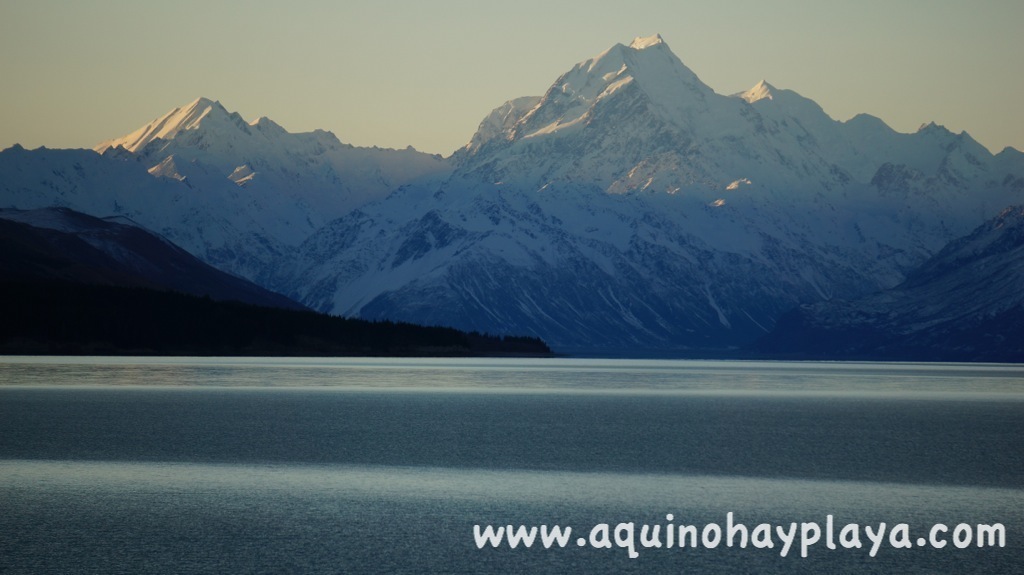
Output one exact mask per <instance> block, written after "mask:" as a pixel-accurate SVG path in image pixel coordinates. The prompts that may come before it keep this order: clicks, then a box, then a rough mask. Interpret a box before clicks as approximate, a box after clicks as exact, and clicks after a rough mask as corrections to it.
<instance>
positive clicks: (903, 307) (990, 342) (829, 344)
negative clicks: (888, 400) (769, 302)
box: [756, 206, 1024, 361]
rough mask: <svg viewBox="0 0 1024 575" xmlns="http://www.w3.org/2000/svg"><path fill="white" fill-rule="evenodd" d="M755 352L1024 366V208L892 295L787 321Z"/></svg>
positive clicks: (983, 229) (927, 266)
mask: <svg viewBox="0 0 1024 575" xmlns="http://www.w3.org/2000/svg"><path fill="white" fill-rule="evenodd" d="M756 347H757V349H759V350H761V351H764V352H768V353H783V354H793V355H800V356H805V357H820V358H830V359H840V358H872V359H874V358H886V359H908V360H913V359H918V360H946V361H965V360H969V361H1024V207H1020V206H1018V207H1013V208H1007V209H1006V210H1004V211H1003V213H1001V214H1000V215H999V216H998V217H996V218H994V219H992V220H990V221H988V222H986V223H985V224H983V225H981V226H980V227H978V228H977V229H976V230H975V231H974V232H972V233H971V234H969V235H967V236H965V237H963V238H960V239H958V240H955V241H953V242H951V243H950V244H949V245H947V246H946V247H945V248H944V249H943V250H942V251H940V252H939V253H938V254H937V255H936V256H935V257H933V258H931V259H930V260H928V261H927V262H925V263H924V265H922V266H921V267H919V268H917V269H916V270H914V271H913V272H911V274H910V275H909V277H908V278H907V281H905V282H903V283H902V284H900V285H899V286H896V287H895V288H893V289H891V290H885V291H882V292H879V293H876V294H872V295H869V296H867V297H864V298H860V299H856V300H853V301H834V302H822V303H818V304H814V305H808V306H803V307H801V308H800V309H798V310H795V311H794V312H792V313H789V314H787V315H785V316H783V318H782V319H781V320H780V321H779V325H778V327H777V328H776V330H775V331H774V332H773V333H771V334H769V335H768V336H766V337H765V338H763V339H762V340H761V341H760V342H758V344H757V346H756Z"/></svg>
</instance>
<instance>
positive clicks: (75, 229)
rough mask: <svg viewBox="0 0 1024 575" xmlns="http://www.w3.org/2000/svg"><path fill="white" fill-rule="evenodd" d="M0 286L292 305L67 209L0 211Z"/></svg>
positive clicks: (127, 226)
mask: <svg viewBox="0 0 1024 575" xmlns="http://www.w3.org/2000/svg"><path fill="white" fill-rule="evenodd" d="M0 247H2V249H0V281H5V282H12V281H18V282H39V281H67V282H73V283H85V284H95V285H105V286H124V287H147V288H152V289H158V290H165V291H175V292H180V293H185V294H192V295H197V296H203V297H209V298H211V299H214V300H222V301H238V302H244V303H249V304H254V305H263V306H269V307H279V308H285V309H306V308H305V307H304V306H302V305H299V304H297V303H295V302H293V301H291V300H289V299H288V298H286V297H284V296H281V295H279V294H276V293H273V292H270V291H268V290H266V289H263V288H261V287H259V286H257V285H255V284H253V283H251V282H248V281H246V280H243V279H241V278H238V277H235V276H232V275H229V274H226V273H224V272H222V271H220V270H217V269H215V268H212V267H210V266H209V265H207V264H205V263H203V262H201V261H199V260H198V259H196V258H195V256H192V255H191V254H189V253H188V252H186V251H184V250H182V249H181V248H179V247H178V246H176V245H174V244H172V243H170V242H168V241H167V240H165V239H163V238H161V237H159V236H156V235H153V234H152V233H150V232H148V231H146V230H145V229H142V228H140V227H138V226H137V225H134V224H133V223H131V222H126V221H124V220H122V221H112V220H101V219H99V218H94V217H92V216H88V215H85V214H81V213H78V212H74V211H72V210H69V209H67V208H50V209H39V210H31V211H17V210H0Z"/></svg>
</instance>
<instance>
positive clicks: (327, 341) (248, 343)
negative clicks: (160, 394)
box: [0, 281, 551, 356]
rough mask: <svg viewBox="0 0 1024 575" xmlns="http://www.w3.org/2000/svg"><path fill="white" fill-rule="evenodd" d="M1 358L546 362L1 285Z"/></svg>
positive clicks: (141, 294) (513, 349)
mask: <svg viewBox="0 0 1024 575" xmlns="http://www.w3.org/2000/svg"><path fill="white" fill-rule="evenodd" d="M0 317H3V318H4V321H3V322H0V353H3V354H48V355H197V356H230V355H236V356H237V355H242V356H251V355H267V356H487V355H531V356H536V355H547V354H550V353H551V352H550V350H549V349H548V347H547V346H546V345H545V344H544V343H543V342H542V341H541V340H539V339H536V338H520V337H495V336H488V335H482V334H476V333H464V332H460V331H457V330H454V329H449V328H442V327H423V326H417V325H411V324H402V323H393V322H369V321H364V320H353V319H344V318H338V317H331V316H327V315H323V314H319V313H315V312H310V311H295V310H285V309H280V308H269V307H259V306H254V305H249V304H243V303H239V302H219V301H214V300H211V299H209V298H202V297H196V296H190V295H184V294H180V293H174V292H166V291H157V290H152V289H148V288H140V287H118V286H100V285H88V284H80V283H71V282H61V281H37V282H2V283H0Z"/></svg>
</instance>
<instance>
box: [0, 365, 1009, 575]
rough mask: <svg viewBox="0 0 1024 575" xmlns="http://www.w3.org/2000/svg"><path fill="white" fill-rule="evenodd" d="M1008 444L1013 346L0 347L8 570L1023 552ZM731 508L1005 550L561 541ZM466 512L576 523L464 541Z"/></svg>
mask: <svg viewBox="0 0 1024 575" xmlns="http://www.w3.org/2000/svg"><path fill="white" fill-rule="evenodd" d="M1022 440H1024V368H1022V367H1018V366H1006V365H964V364H940V365H936V364H870V363H777V362H725V361H708V362H700V361H646V360H643V361H639V360H637V361H629V360H589V359H588V360H575V359H544V360H477V359H474V360H452V359H444V360H423V359H420V360H410V359H402V360H399V359H395V360H390V359H372V360H367V359H344V360H320V359H317V360H308V359H268V358H260V359H234V358H224V359H221V358H215V359H203V358H17V357H8V358H3V359H0V573H353V572H355V573H359V572H369V573H394V572H410V573H413V572H438V573H456V572H462V573H480V572H484V573H487V572H552V573H566V572H580V573H595V572H606V573H618V572H637V573H645V572H673V573H677V572H698V573H702V572H719V573H735V572H766V573H789V572H806V573H820V572H839V573H844V572H849V573H857V572H921V573H965V572H973V573H1014V572H1019V571H1020V569H1021V568H1022V566H1024V511H1022V510H1024V443H1022ZM730 512H732V513H733V517H734V519H735V521H736V522H739V523H743V524H745V525H747V526H749V527H750V528H753V527H754V526H756V525H757V524H759V523H762V522H769V523H772V524H773V525H783V526H788V525H789V524H790V523H792V522H798V523H799V522H817V523H819V524H820V525H821V526H822V527H824V525H825V522H826V517H827V516H828V515H832V516H833V517H834V520H835V523H836V524H837V525H839V526H840V527H841V526H843V525H846V524H850V523H857V524H859V525H872V527H873V528H874V527H877V525H878V524H879V523H880V522H886V523H887V525H889V526H892V525H895V524H898V523H907V524H908V525H909V529H910V534H911V536H912V538H913V539H916V538H917V537H918V536H921V535H923V536H927V534H928V530H929V528H930V527H931V526H932V524H935V523H944V524H948V525H949V526H950V530H951V531H952V529H953V528H954V527H955V526H956V525H958V524H960V523H968V524H977V523H987V524H994V523H1002V524H1003V525H1004V526H1005V528H1006V546H1005V547H1003V548H977V547H976V546H971V547H970V548H968V549H957V548H955V547H954V546H953V545H952V544H950V545H947V546H946V548H944V549H931V548H928V547H922V548H917V547H915V548H913V549H894V548H892V547H891V546H889V545H888V543H885V544H883V545H882V546H881V547H880V548H879V550H878V553H877V555H876V556H875V557H870V556H869V555H868V548H870V546H871V542H870V541H869V540H868V539H867V538H866V537H865V536H864V535H863V532H862V535H861V538H862V539H863V543H864V544H865V546H866V547H867V548H863V549H843V548H841V547H840V548H839V549H837V550H829V549H827V548H826V547H825V546H824V545H825V544H824V541H822V542H820V543H818V544H817V545H815V546H813V547H811V548H810V550H809V554H808V557H807V558H801V557H800V556H799V550H798V549H797V550H791V551H790V552H789V554H788V555H787V556H786V557H780V553H779V551H780V549H779V547H776V548H774V549H754V548H752V547H749V546H748V548H746V549H739V548H727V547H726V546H725V544H724V543H723V544H722V545H721V546H719V547H717V548H714V549H707V548H700V549H690V548H687V549H675V548H674V549H665V548H662V549H655V548H652V549H646V548H640V546H639V545H637V551H638V552H639V557H637V558H635V559H631V558H629V554H628V552H627V550H626V549H623V548H619V546H618V545H613V548H612V549H595V548H592V547H590V546H586V547H578V546H576V544H575V540H576V538H577V537H578V536H584V537H586V536H587V535H588V534H589V533H590V529H591V527H592V526H594V525H596V524H599V523H608V524H610V526H611V527H612V528H614V527H615V526H616V525H617V524H619V523H627V522H633V523H634V524H635V526H636V529H637V531H639V529H640V526H641V525H643V524H648V525H651V526H654V525H661V528H662V529H663V530H667V529H668V528H669V526H670V525H678V524H694V525H698V526H704V525H706V524H708V523H717V524H719V525H721V526H722V527H724V526H725V525H726V515H727V514H728V513H730ZM669 514H671V516H672V520H668V519H667V516H668V515H669ZM475 524H484V525H486V524H494V525H495V526H497V525H506V524H513V525H519V524H526V525H542V524H543V525H553V524H559V525H562V526H572V527H573V530H574V531H573V535H572V542H571V543H570V544H569V545H568V546H567V547H565V548H564V549H543V548H541V547H540V546H539V545H537V546H535V547H534V548H530V549H524V548H522V547H520V548H518V549H509V548H499V549H494V548H490V547H487V548H484V549H478V548H477V546H476V544H475V542H474V539H473V526H474V525H475ZM837 531H838V528H837ZM636 537H637V538H639V533H637V534H636ZM776 544H777V545H780V544H781V542H780V541H779V540H778V539H777V538H776Z"/></svg>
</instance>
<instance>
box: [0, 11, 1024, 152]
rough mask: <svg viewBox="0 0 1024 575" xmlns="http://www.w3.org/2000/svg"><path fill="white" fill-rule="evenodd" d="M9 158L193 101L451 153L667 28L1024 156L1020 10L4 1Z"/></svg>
mask: <svg viewBox="0 0 1024 575" xmlns="http://www.w3.org/2000/svg"><path fill="white" fill-rule="evenodd" d="M0 15H2V16H3V17H2V18H0V50H2V53H3V56H0V74H2V76H3V77H4V78H6V79H8V81H7V82H5V83H6V84H7V86H6V89H5V91H4V93H3V95H2V96H0V149H5V148H8V147H10V146H12V145H14V144H15V143H18V144H21V145H22V146H24V147H26V148H36V147H39V146H46V147H51V148H91V147H93V146H94V145H96V144H98V143H99V142H101V141H104V140H107V139H110V138H115V137H119V136H122V135H124V134H127V133H129V132H131V131H133V130H135V129H137V128H139V127H140V126H142V125H144V124H146V123H148V122H150V121H152V120H153V119H155V118H157V117H159V116H161V115H163V114H164V113H166V112H168V111H170V110H171V109H173V108H175V107H178V106H183V105H185V104H187V103H189V102H191V101H193V100H195V99H196V98H198V97H201V96H202V97H207V98H211V99H216V100H219V101H221V102H222V103H223V104H224V105H225V107H226V108H228V109H229V110H231V111H237V112H238V113H240V114H241V115H242V116H243V117H244V118H245V119H246V120H249V121H252V120H255V119H256V118H258V117H260V116H267V117H269V118H271V119H273V120H274V121H275V122H277V123H279V124H281V125H282V126H283V127H284V128H285V129H287V130H288V131H291V132H306V131H311V130H314V129H323V130H329V131H332V132H334V133H335V134H336V135H337V136H338V138H339V139H341V140H342V141H343V142H345V143H350V144H353V145H358V146H374V145H376V146H380V147H388V148H404V147H406V146H410V145H411V146H413V147H415V148H416V149H418V150H421V151H426V152H431V153H438V154H442V155H449V154H451V153H452V152H453V151H455V150H456V149H458V148H459V147H461V146H462V145H464V144H465V143H466V142H468V141H469V139H470V137H471V136H472V135H473V133H474V131H475V130H476V128H477V125H478V124H479V122H480V121H481V120H482V119H483V118H484V116H486V114H487V113H488V112H490V111H491V110H492V109H493V108H495V107H497V106H499V105H501V104H502V103H503V102H505V101H507V100H510V99H513V98H516V97H520V96H527V95H541V94H543V93H544V91H545V90H546V89H547V88H548V87H549V86H550V85H551V83H552V82H554V80H555V79H557V78H558V76H559V75H560V74H562V73H563V72H565V71H567V70H568V69H569V68H570V67H571V66H572V65H573V64H575V63H577V62H579V61H582V60H585V59H587V58H590V57H592V56H595V55H597V54H599V53H600V52H602V51H604V50H606V49H607V48H609V47H611V46H612V45H614V44H616V43H628V42H629V41H630V40H632V38H633V37H635V36H649V35H653V34H656V33H660V34H661V35H662V36H663V37H664V39H665V41H666V43H667V44H668V45H669V47H670V48H671V49H672V50H673V51H674V52H675V53H676V55H677V56H679V58H680V59H681V60H682V61H683V62H684V63H685V64H686V65H687V66H688V67H689V68H691V69H692V70H693V71H694V72H695V73H696V74H697V75H698V76H699V77H700V78H701V79H702V80H703V81H704V82H705V83H707V84H708V85H709V86H710V87H711V88H712V89H714V90H715V91H716V92H718V93H720V94H733V93H736V92H740V91H743V90H746V89H749V88H750V87H752V86H754V85H755V84H756V83H757V82H758V81H760V80H762V79H765V80H767V81H768V82H770V83H771V84H773V85H774V86H776V87H778V88H783V89H790V90H794V91H796V92H798V93H800V94H801V95H803V96H805V97H807V98H810V99H812V100H814V101H816V102H817V103H818V104H819V105H821V106H822V108H823V109H824V110H825V112H826V113H828V114H829V115H830V116H831V117H833V118H834V119H836V120H847V119H849V118H850V117H853V116H854V115H856V114H859V113H867V114H871V115H873V116H877V117H879V118H881V119H882V120H883V121H885V122H886V123H887V124H889V125H890V126H891V127H892V128H893V129H895V130H897V131H900V132H913V131H915V130H916V129H917V127H918V126H920V125H922V124H926V123H928V122H935V123H937V124H940V125H943V126H945V127H946V128H948V129H949V130H951V131H953V132H960V131H966V132H968V133H969V134H970V135H971V136H972V137H974V139H976V140H978V141H979V142H980V143H981V144H982V145H984V146H986V147H987V148H989V149H990V150H991V151H993V152H999V151H1000V150H1002V149H1003V148H1004V147H1006V146H1012V147H1014V148H1017V149H1018V150H1024V114H1021V113H1020V112H1018V111H1017V106H1018V105H1019V104H1018V97H1017V94H1020V93H1024V77H1022V76H1021V75H1020V74H1017V73H1014V72H1016V71H1017V70H1018V69H1019V62H1018V61H1017V60H1018V58H1019V55H1020V54H1021V53H1024V37H1022V36H1021V35H1020V34H1019V33H1018V32H1017V30H1016V27H1017V26H1018V24H1019V22H1021V21H1024V4H1021V3H1017V2H1012V1H1006V0H989V1H983V2H970V3H969V2H962V1H953V0H942V1H935V2H924V1H908V2H903V3H900V4H898V5H891V4H889V3H886V2H880V1H870V2H860V3H855V4H849V3H843V2H838V1H827V2H819V3H814V4H812V5H810V6H807V5H803V4H802V3H800V2H797V1H795V0H787V1H784V2H777V3H773V4H772V5H765V4H764V3H759V2H749V1H731V2H721V3H714V4H712V5H700V6H680V5H677V4H676V3H671V2H667V1H654V0H651V1H646V2H637V3H633V4H630V5H628V6H627V5H621V4H618V3H593V2H588V3H586V4H584V3H582V2H578V1H574V2H566V3H560V4H558V5H553V4H550V3H541V2H535V1H533V0H530V1H527V2H524V3H520V4H518V5H517V6H516V9H515V10H514V11H512V10H510V9H509V8H508V6H507V5H499V4H492V3H468V4H464V3H461V2H455V1H443V2H436V3H429V4H426V3H415V2H408V1H405V0H402V1H397V0H396V1H391V2H381V3H366V4H357V5H354V6H352V5H348V4H345V5H340V4H335V3H330V2H320V1H309V2H302V3H299V4H289V5H284V4H270V5H264V4H260V5H247V4H238V5H235V4H232V3H218V4H214V5H207V4H204V3H200V2H194V1H186V2H179V3H175V4H173V5H154V4H149V3H146V4H141V3H132V2H122V1H109V2H90V3H75V4H64V3H59V2H54V1H49V0H47V1H40V2H22V1H20V0H0Z"/></svg>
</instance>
